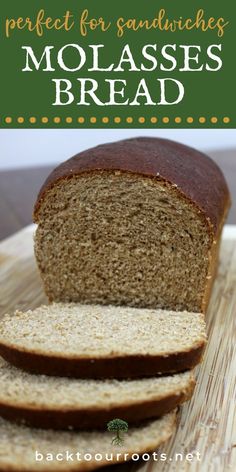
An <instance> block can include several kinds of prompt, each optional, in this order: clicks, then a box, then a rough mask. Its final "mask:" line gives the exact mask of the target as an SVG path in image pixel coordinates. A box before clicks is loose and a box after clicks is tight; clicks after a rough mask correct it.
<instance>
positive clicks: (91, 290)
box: [34, 138, 230, 312]
mask: <svg viewBox="0 0 236 472" xmlns="http://www.w3.org/2000/svg"><path fill="white" fill-rule="evenodd" d="M229 205H230V198H229V191H228V188H227V185H226V182H225V179H224V177H223V175H222V172H221V171H220V169H219V168H218V167H217V165H216V164H215V163H214V162H213V161H212V160H211V159H210V158H209V157H207V156H206V155H204V154H202V153H201V152H198V151H196V150H194V149H192V148H189V147H187V146H184V145H182V144H179V143H176V142H172V141H168V140H165V139H157V138H137V139H129V140H125V141H120V142H116V143H109V144H106V145H102V146H98V147H96V148H93V149H89V150H88V151H84V152H82V153H80V154H78V155H76V156H75V157H73V158H72V159H69V160H68V161H67V162H65V163H63V164H61V165H60V166H59V167H57V168H56V169H55V170H54V171H53V172H52V173H51V174H50V176H49V177H48V179H47V180H46V182H45V183H44V185H43V187H42V189H41V191H40V193H39V196H38V199H37V201H36V204H35V210H34V220H35V222H36V223H37V224H38V228H37V231H36V237H35V254H36V258H37V261H38V266H39V269H40V272H41V275H42V279H43V283H44V286H45V290H46V293H47V295H48V297H49V300H51V301H52V300H54V301H64V302H65V301H66V302H68V301H74V302H85V303H102V304H116V305H123V304H125V305H129V306H136V307H152V308H156V307H160V308H166V309H173V310H183V309H184V310H189V311H193V312H195V311H196V312H199V311H200V312H205V311H206V308H207V304H208V300H209V295H210V290H211V286H212V281H213V279H214V274H215V270H216V265H217V254H218V247H219V240H220V235H221V230H222V226H223V223H224V221H225V218H226V215H227V212H228V208H229Z"/></svg>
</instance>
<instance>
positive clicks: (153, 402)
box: [0, 372, 196, 430]
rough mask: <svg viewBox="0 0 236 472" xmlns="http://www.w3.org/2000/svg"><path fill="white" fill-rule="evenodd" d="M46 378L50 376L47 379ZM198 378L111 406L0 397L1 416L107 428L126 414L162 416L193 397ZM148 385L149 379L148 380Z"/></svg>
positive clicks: (45, 425) (40, 424) (135, 418)
mask: <svg viewBox="0 0 236 472" xmlns="http://www.w3.org/2000/svg"><path fill="white" fill-rule="evenodd" d="M45 381H46V379H45ZM195 384H196V382H195V378H194V375H193V373H192V372H190V374H189V378H188V379H187V380H186V383H185V385H182V386H181V387H178V385H175V386H174V387H173V390H172V391H169V392H168V393H167V394H166V396H164V395H160V396H159V397H158V395H157V396H156V398H153V399H147V400H145V401H144V400H137V401H135V398H131V399H130V401H129V402H126V403H124V404H121V403H119V404H118V403H115V402H114V403H113V404H111V405H110V406H104V405H102V406H100V407H99V405H97V406H96V407H94V406H91V407H83V406H82V407H81V408H79V406H75V407H69V406H66V407H65V406H64V407H63V406H61V405H58V406H57V405H55V407H51V406H50V407H47V406H44V405H42V404H41V405H40V404H39V405H38V406H37V404H36V403H35V404H34V405H32V404H30V405H27V402H24V400H23V399H22V401H21V402H20V403H18V404H16V403H13V402H11V401H3V399H1V400H0V416H2V417H3V418H5V419H6V420H8V421H11V422H15V423H18V424H25V425H27V426H31V427H35V428H42V429H51V428H53V429H55V430H63V429H80V430H86V429H87V428H88V429H93V428H95V429H101V428H102V429H104V428H106V424H107V423H108V422H109V421H111V420H112V419H114V418H122V419H124V420H125V421H127V422H128V423H130V424H136V423H138V422H139V421H145V420H150V419H153V418H159V417H162V416H163V415H166V414H167V413H169V412H170V411H172V410H174V409H175V408H177V407H178V406H179V405H181V404H182V403H184V402H185V401H187V400H189V399H190V398H191V397H192V394H193V392H194V388H195ZM144 389H145V383H144Z"/></svg>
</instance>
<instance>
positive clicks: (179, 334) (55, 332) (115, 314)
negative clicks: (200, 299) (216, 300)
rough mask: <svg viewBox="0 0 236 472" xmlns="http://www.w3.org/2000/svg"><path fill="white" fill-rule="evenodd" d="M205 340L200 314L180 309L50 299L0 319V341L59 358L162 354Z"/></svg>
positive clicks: (195, 345)
mask: <svg viewBox="0 0 236 472" xmlns="http://www.w3.org/2000/svg"><path fill="white" fill-rule="evenodd" d="M205 342H206V331H205V321H204V315H202V314H200V313H191V312H186V311H182V312H176V311H167V310H160V309H156V310H153V309H140V308H131V307H124V306H122V307H117V306H103V305H86V304H74V303H69V304H63V303H53V304H51V305H49V306H46V305H45V306H40V307H39V308H36V309H35V310H33V311H31V310H29V311H27V312H21V311H16V312H15V314H14V315H5V316H4V317H3V318H2V319H1V321H0V344H2V345H3V346H4V345H6V346H8V347H12V348H14V349H19V350H23V351H28V352H33V353H37V354H42V355H48V356H53V355H56V356H59V357H60V356H61V357H63V358H73V359H80V358H86V359H90V358H91V359H93V358H106V359H107V358H114V357H117V356H121V357H122V356H127V355H150V356H155V355H162V356H168V355H170V354H177V353H181V352H188V351H191V350H192V349H194V348H197V347H199V346H201V345H204V344H205Z"/></svg>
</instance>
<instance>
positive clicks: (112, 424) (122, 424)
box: [107, 418, 129, 446]
mask: <svg viewBox="0 0 236 472" xmlns="http://www.w3.org/2000/svg"><path fill="white" fill-rule="evenodd" d="M128 429H129V425H128V423H127V422H126V421H124V420H120V419H119V418H115V419H114V420H111V421H109V423H107V430H108V431H112V432H113V433H116V435H115V436H114V438H113V439H112V441H111V444H114V445H115V446H122V444H123V443H124V436H123V434H122V433H127V432H128Z"/></svg>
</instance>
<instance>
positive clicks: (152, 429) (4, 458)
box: [0, 412, 176, 472]
mask: <svg viewBox="0 0 236 472" xmlns="http://www.w3.org/2000/svg"><path fill="white" fill-rule="evenodd" d="M175 424H176V412H171V413H169V414H168V415H165V416H163V417H162V418H159V419H157V420H154V421H149V422H146V423H144V424H140V425H139V427H138V428H129V431H128V433H127V434H125V438H124V443H123V445H121V446H115V445H112V444H111V442H112V438H113V437H114V433H110V432H108V431H100V432H99V431H90V432H74V431H53V430H48V431H45V430H40V429H31V428H28V427H26V426H18V425H16V424H13V423H9V422H7V421H5V420H2V419H1V418H0V470H1V471H3V472H6V471H11V472H26V471H27V472H37V471H40V472H51V471H53V472H59V471H60V472H72V471H75V472H77V471H81V472H85V471H89V470H94V469H98V468H100V467H102V466H105V465H106V466H107V465H110V464H112V463H120V462H124V461H128V460H131V459H132V454H140V455H141V454H142V453H147V452H150V451H155V449H156V448H158V447H159V446H160V445H161V444H163V443H164V442H165V441H167V440H168V439H169V438H170V437H171V436H172V434H173V433H174V431H175ZM36 451H37V453H38V454H37V455H36ZM40 454H41V455H40ZM48 454H51V458H52V460H50V458H49V459H48ZM68 454H71V456H70V457H71V458H72V459H69V460H68V459H67V455H68ZM96 454H98V455H99V456H96ZM125 454H126V456H125ZM90 455H91V457H90ZM136 460H137V456H136Z"/></svg>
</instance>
